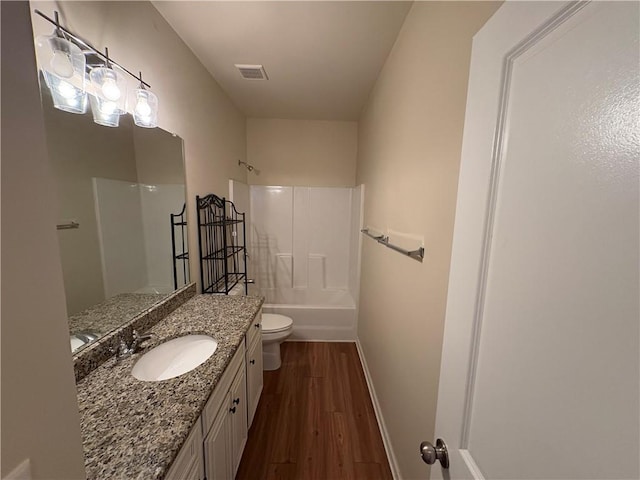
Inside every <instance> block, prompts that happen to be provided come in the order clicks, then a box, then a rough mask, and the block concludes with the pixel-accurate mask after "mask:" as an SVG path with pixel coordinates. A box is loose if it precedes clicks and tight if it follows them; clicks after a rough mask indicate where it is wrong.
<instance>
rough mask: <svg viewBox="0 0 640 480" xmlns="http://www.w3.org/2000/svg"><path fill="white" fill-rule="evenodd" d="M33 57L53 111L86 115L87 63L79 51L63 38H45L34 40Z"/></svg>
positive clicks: (53, 36)
mask: <svg viewBox="0 0 640 480" xmlns="http://www.w3.org/2000/svg"><path fill="white" fill-rule="evenodd" d="M36 53H37V58H38V66H39V67H40V69H41V70H42V74H43V76H44V81H45V83H46V85H47V87H48V88H49V90H51V97H52V98H53V105H54V107H55V108H58V109H60V110H64V111H65V112H70V113H85V112H86V111H87V93H86V91H85V75H84V72H85V65H86V60H85V56H84V53H82V50H80V48H78V47H77V46H76V45H74V44H73V43H71V42H70V41H68V40H65V39H64V38H60V37H57V36H56V35H47V36H40V37H38V38H37V39H36Z"/></svg>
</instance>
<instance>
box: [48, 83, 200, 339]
mask: <svg viewBox="0 0 640 480" xmlns="http://www.w3.org/2000/svg"><path fill="white" fill-rule="evenodd" d="M40 84H41V86H42V87H41V92H42V103H43V110H44V121H45V128H46V132H47V144H48V149H49V157H50V159H51V164H52V169H53V174H54V178H55V183H56V188H57V195H58V225H57V229H58V239H59V243H60V258H61V260H62V270H63V276H64V287H65V292H66V299H67V311H68V313H69V330H70V343H71V349H72V351H74V352H77V351H78V350H79V349H82V348H84V347H85V346H86V345H87V344H88V343H90V342H91V341H93V340H95V339H97V338H99V337H100V336H102V335H105V334H107V333H109V332H110V331H112V330H114V329H115V328H118V327H119V326H120V325H121V324H122V323H124V322H127V321H129V320H131V319H132V318H133V317H134V316H136V315H138V314H139V313H141V312H143V311H144V310H147V309H149V308H150V307H151V306H152V305H154V304H156V303H157V302H159V301H160V300H162V299H164V298H165V297H166V296H167V295H168V294H170V293H171V292H173V291H174V290H176V289H177V288H181V287H183V286H184V285H186V284H187V283H189V271H188V252H187V250H186V249H187V245H188V242H187V238H186V231H187V229H186V224H185V221H186V215H184V216H183V217H182V218H180V217H176V218H174V221H173V223H172V217H171V214H180V213H183V214H184V210H183V209H184V205H185V174H184V161H183V148H182V139H181V138H180V137H177V136H175V135H172V134H170V133H168V132H165V131H163V130H161V129H159V128H153V129H147V128H140V127H137V126H135V125H134V124H133V120H132V118H131V116H130V115H123V116H122V117H121V118H120V126H119V127H115V128H111V127H104V126H100V125H97V124H95V123H94V122H93V118H92V115H91V112H88V113H86V114H84V115H78V114H70V113H66V112H63V111H60V110H57V109H55V108H53V102H52V99H51V95H50V93H49V90H48V89H47V88H46V87H45V86H44V82H43V81H41V82H40ZM181 220H184V221H181ZM172 237H173V238H172Z"/></svg>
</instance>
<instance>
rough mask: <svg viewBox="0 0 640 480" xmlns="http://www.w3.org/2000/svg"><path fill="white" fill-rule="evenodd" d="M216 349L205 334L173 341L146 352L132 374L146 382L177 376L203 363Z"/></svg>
mask: <svg viewBox="0 0 640 480" xmlns="http://www.w3.org/2000/svg"><path fill="white" fill-rule="evenodd" d="M216 348H218V342H216V341H215V340H214V339H213V338H211V337H210V336H208V335H186V336H184V337H178V338H174V339H173V340H169V341H168V342H165V343H163V344H161V345H158V346H157V347H156V348H154V349H153V350H150V351H148V352H147V353H145V354H144V355H143V356H142V357H141V358H140V360H138V361H137V362H136V364H135V365H134V366H133V370H131V374H132V375H133V376H134V377H135V378H137V379H138V380H142V381H145V382H157V381H160V380H167V379H169V378H174V377H178V376H180V375H182V374H184V373H187V372H190V371H191V370H193V369H194V368H196V367H197V366H199V365H202V364H203V363H204V362H206V361H207V359H208V358H209V357H210V356H211V355H213V352H215V351H216Z"/></svg>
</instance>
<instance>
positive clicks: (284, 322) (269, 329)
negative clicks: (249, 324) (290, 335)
mask: <svg viewBox="0 0 640 480" xmlns="http://www.w3.org/2000/svg"><path fill="white" fill-rule="evenodd" d="M291 325H293V320H291V318H289V317H285V316H284V315H279V314H277V313H263V314H262V331H263V332H265V333H275V332H281V331H282V330H286V329H287V328H289V327H291Z"/></svg>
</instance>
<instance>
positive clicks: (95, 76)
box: [35, 10, 158, 128]
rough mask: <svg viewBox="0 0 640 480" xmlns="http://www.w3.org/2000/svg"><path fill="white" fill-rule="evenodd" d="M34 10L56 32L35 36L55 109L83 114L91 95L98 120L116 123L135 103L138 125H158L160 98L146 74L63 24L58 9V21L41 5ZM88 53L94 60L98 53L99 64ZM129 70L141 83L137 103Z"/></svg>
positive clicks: (150, 126) (134, 113) (92, 105)
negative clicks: (133, 70)
mask: <svg viewBox="0 0 640 480" xmlns="http://www.w3.org/2000/svg"><path fill="white" fill-rule="evenodd" d="M35 13H37V14H38V15H40V16H41V17H42V18H44V19H45V20H47V21H48V22H50V23H52V24H53V25H54V26H55V32H54V34H53V35H50V36H41V37H38V38H37V39H36V47H37V54H38V55H37V58H38V64H39V67H40V69H41V70H42V73H43V76H44V79H45V83H46V85H47V87H48V88H49V90H51V95H52V97H53V101H54V106H55V107H56V108H58V109H60V110H64V111H67V112H72V113H85V112H86V111H87V103H88V102H87V96H88V97H89V103H90V104H91V111H92V113H93V119H94V122H96V123H97V124H99V125H104V126H107V127H117V126H118V124H119V121H120V119H119V117H120V115H124V114H126V113H127V108H132V113H133V116H134V122H135V124H136V125H138V126H140V127H145V128H154V127H157V126H158V97H157V96H156V95H155V94H153V93H152V92H150V91H149V90H147V89H148V88H151V86H150V85H149V84H148V83H146V82H145V81H143V80H142V73H140V75H139V76H136V75H134V74H133V73H131V72H130V71H129V70H127V69H126V68H124V67H122V66H121V65H119V64H118V63H116V62H115V61H113V60H112V59H111V58H109V50H108V49H105V53H104V54H103V53H101V52H99V51H98V50H96V49H95V48H94V47H93V46H91V45H90V44H89V43H87V42H86V41H84V40H82V39H81V38H80V37H78V36H77V35H74V34H73V33H71V32H70V31H69V30H67V29H66V28H64V27H62V26H61V25H60V22H59V18H58V12H54V14H55V20H52V19H51V18H49V17H47V16H46V15H45V14H43V13H42V12H40V11H39V10H35ZM87 56H89V57H90V59H95V57H96V56H97V57H99V58H100V59H101V60H100V63H99V64H98V65H96V64H95V63H93V62H92V63H93V64H89V62H87V58H86V57H87ZM102 61H104V63H102ZM127 75H130V76H131V77H133V78H135V79H136V80H137V81H138V82H139V87H138V88H137V89H135V91H134V93H135V102H134V103H133V106H128V105H127V100H128V94H127V91H128V84H127ZM87 80H88V81H87ZM87 88H88V89H89V91H87Z"/></svg>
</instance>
